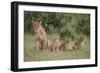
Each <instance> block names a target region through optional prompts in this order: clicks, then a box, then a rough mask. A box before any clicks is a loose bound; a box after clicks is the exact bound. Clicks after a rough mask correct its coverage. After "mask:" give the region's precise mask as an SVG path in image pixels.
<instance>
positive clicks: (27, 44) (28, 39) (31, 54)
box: [24, 34, 90, 62]
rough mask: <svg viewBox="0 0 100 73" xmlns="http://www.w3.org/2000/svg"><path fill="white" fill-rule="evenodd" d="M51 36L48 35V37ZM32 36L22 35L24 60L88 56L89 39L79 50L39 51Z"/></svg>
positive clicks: (66, 58)
mask: <svg viewBox="0 0 100 73" xmlns="http://www.w3.org/2000/svg"><path fill="white" fill-rule="evenodd" d="M50 37H52V36H49V39H50ZM34 45H35V41H34V36H33V35H31V34H25V35H24V61H25V62H29V61H48V60H72V59H87V58H90V41H89V39H88V40H87V41H86V44H85V45H84V46H83V47H82V48H81V49H80V50H72V51H68V50H66V51H64V52H61V51H60V52H50V51H41V50H37V49H36V48H34Z"/></svg>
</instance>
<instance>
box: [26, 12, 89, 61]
mask: <svg viewBox="0 0 100 73" xmlns="http://www.w3.org/2000/svg"><path fill="white" fill-rule="evenodd" d="M32 20H34V21H35V20H40V21H42V26H43V27H44V28H45V30H46V32H47V36H48V38H49V39H50V40H52V38H53V37H55V35H56V34H57V35H58V34H59V36H60V39H70V40H71V41H74V40H76V39H78V38H79V37H80V36H81V35H84V36H85V37H86V38H85V40H86V44H85V45H84V46H83V47H81V49H79V50H74V51H67V50H66V51H65V52H59V53H56V52H46V51H40V50H36V48H34V45H35V41H34V40H35V38H34V37H35V32H34V29H33V27H32ZM89 57H90V15H89V14H81V13H57V12H35V11H34V12H33V11H24V61H43V60H64V59H66V60H67V59H86V58H89Z"/></svg>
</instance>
